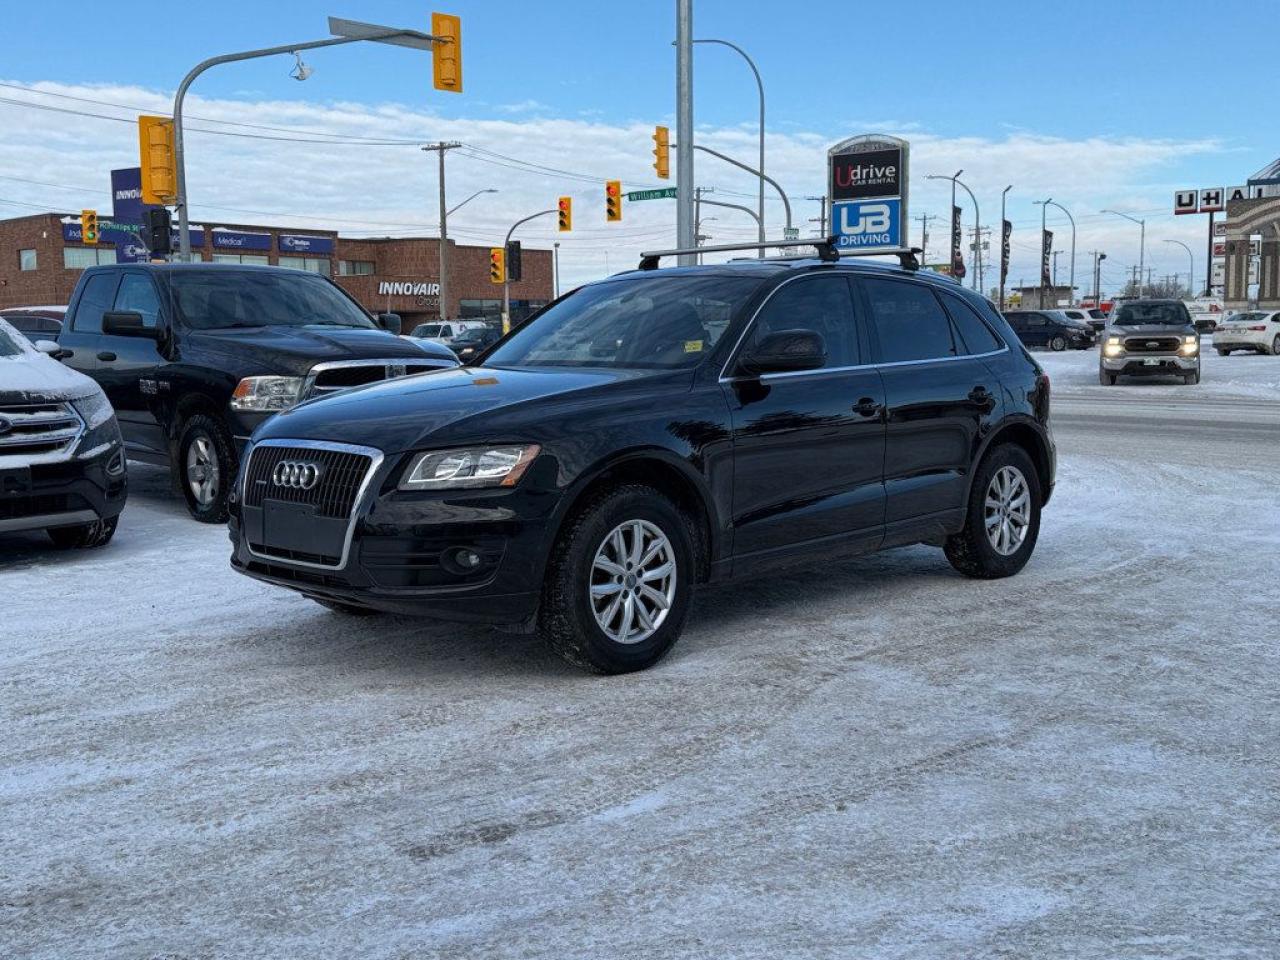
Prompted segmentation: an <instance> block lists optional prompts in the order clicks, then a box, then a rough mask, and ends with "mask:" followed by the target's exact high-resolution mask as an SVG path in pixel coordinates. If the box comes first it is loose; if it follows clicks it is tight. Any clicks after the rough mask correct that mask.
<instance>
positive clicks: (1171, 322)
mask: <svg viewBox="0 0 1280 960" xmlns="http://www.w3.org/2000/svg"><path fill="white" fill-rule="evenodd" d="M1190 323H1191V314H1190V313H1188V312H1187V308H1186V305H1185V304H1181V303H1126V304H1125V305H1124V306H1123V307H1121V308H1120V313H1119V314H1118V315H1117V316H1116V320H1115V325H1116V326H1118V327H1138V326H1142V325H1144V324H1152V325H1155V326H1170V327H1185V326H1187V325H1188V324H1190Z"/></svg>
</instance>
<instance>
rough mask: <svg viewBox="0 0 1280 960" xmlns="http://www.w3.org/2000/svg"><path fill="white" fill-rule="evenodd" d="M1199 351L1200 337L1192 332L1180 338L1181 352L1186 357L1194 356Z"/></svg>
mask: <svg viewBox="0 0 1280 960" xmlns="http://www.w3.org/2000/svg"><path fill="white" fill-rule="evenodd" d="M1199 352H1200V338H1199V337H1197V336H1195V335H1194V334H1191V335H1188V336H1185V337H1183V338H1182V353H1183V354H1185V355H1186V356H1188V357H1194V356H1195V355H1196V354H1197V353H1199Z"/></svg>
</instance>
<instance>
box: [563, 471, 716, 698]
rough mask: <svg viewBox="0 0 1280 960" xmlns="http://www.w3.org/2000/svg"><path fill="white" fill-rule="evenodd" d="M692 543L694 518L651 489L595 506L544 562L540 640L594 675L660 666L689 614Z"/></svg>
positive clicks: (622, 493) (574, 519) (587, 507)
mask: <svg viewBox="0 0 1280 960" xmlns="http://www.w3.org/2000/svg"><path fill="white" fill-rule="evenodd" d="M695 538H696V535H695V532H694V529H693V527H692V525H691V523H690V521H689V518H688V517H687V516H685V515H684V514H683V513H682V512H681V511H680V509H679V508H678V507H677V506H676V505H675V504H674V503H672V502H671V501H670V500H669V499H668V498H667V497H665V496H664V495H663V494H661V493H659V492H658V491H657V490H654V489H653V488H651V487H646V486H642V485H638V484H628V485H625V486H620V487H614V488H613V489H610V490H605V491H603V492H602V493H600V494H598V495H596V496H594V497H593V498H592V499H591V500H589V501H588V502H587V503H586V504H584V505H583V506H582V507H581V508H580V509H578V510H576V511H575V512H574V513H573V515H572V516H571V517H570V518H569V519H568V520H567V521H566V522H565V527H564V529H563V530H562V531H561V533H560V535H559V537H558V538H557V540H556V545H555V547H554V549H553V550H552V553H551V557H550V559H549V561H548V566H547V575H546V580H545V582H544V585H543V591H542V603H541V606H540V608H539V611H538V632H539V633H540V634H541V635H542V638H543V640H544V641H545V642H546V643H547V644H548V645H549V646H550V647H551V649H552V650H554V651H555V652H556V653H557V654H559V655H560V656H561V657H563V658H564V659H565V660H567V661H569V662H570V663H572V664H574V665H575V666H578V667H582V668H583V669H586V670H590V671H593V672H596V673H609V674H613V673H629V672H631V671H633V670H643V669H644V668H646V667H649V666H652V665H653V664H655V663H657V662H658V661H659V660H661V659H662V657H663V656H664V655H665V654H666V652H667V651H668V650H670V649H671V646H672V645H673V644H674V643H675V642H676V640H677V639H678V638H679V636H680V632H681V630H682V629H683V628H684V621H685V617H686V616H687V615H688V612H689V601H690V596H691V593H692V589H693V581H694V548H693V545H694V543H695Z"/></svg>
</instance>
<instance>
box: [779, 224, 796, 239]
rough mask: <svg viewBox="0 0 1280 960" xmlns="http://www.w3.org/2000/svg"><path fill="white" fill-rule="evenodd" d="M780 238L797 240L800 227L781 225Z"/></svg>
mask: <svg viewBox="0 0 1280 960" xmlns="http://www.w3.org/2000/svg"><path fill="white" fill-rule="evenodd" d="M782 239H783V240H799V239H800V228H799V227H783V228H782Z"/></svg>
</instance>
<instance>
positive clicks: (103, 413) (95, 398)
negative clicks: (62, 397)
mask: <svg viewBox="0 0 1280 960" xmlns="http://www.w3.org/2000/svg"><path fill="white" fill-rule="evenodd" d="M71 405H72V406H73V407H75V408H76V413H78V414H80V419H81V420H83V421H84V425H85V427H87V428H88V429H90V430H92V429H93V428H94V427H100V426H102V425H103V424H104V423H106V422H107V421H108V420H110V419H111V418H112V416H114V415H115V411H114V410H112V409H111V401H110V400H108V399H107V395H106V394H105V393H103V392H102V391H101V390H96V391H94V392H93V393H90V394H88V395H87V396H83V397H79V398H77V399H75V400H72V401H71Z"/></svg>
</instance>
